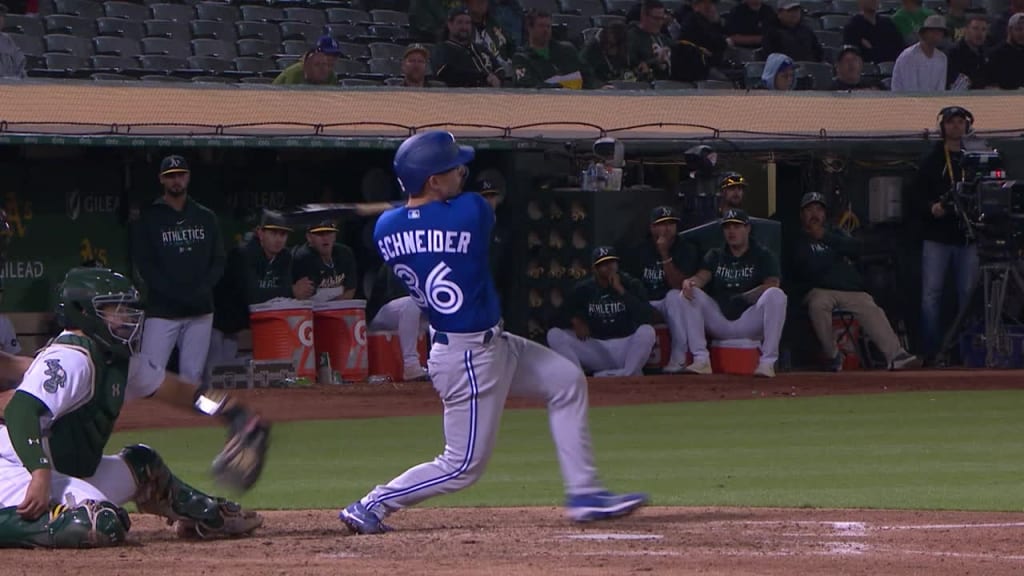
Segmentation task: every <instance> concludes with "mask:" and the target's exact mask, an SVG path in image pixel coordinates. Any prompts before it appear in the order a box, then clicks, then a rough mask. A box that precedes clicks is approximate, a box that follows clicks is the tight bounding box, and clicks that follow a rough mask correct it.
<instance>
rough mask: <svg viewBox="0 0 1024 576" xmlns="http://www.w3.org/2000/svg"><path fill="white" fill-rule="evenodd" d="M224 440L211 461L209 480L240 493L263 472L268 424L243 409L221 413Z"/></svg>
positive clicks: (237, 408) (238, 407)
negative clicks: (224, 423) (225, 432)
mask: <svg viewBox="0 0 1024 576" xmlns="http://www.w3.org/2000/svg"><path fill="white" fill-rule="evenodd" d="M224 417H225V418H226V419H227V420H228V440H227V442H226V443H225V444H224V448H223V449H222V450H221V451H220V453H219V454H217V457H216V458H214V459H213V466H212V468H211V473H212V475H213V480H214V482H216V483H217V484H218V485H219V486H221V487H222V488H225V489H228V490H233V491H236V492H244V491H246V490H248V489H249V488H252V485H253V484H255V483H256V481H257V480H259V478H260V473H261V472H263V462H264V461H265V460H266V456H267V448H268V447H269V445H270V423H268V422H265V421H264V420H263V419H262V418H260V417H259V416H258V415H256V414H253V413H252V412H250V411H249V410H247V409H246V408H245V407H242V406H236V407H234V408H229V409H228V410H226V411H225V413H224Z"/></svg>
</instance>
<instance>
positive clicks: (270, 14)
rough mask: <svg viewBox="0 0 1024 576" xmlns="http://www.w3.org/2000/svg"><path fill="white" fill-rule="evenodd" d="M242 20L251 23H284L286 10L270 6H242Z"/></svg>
mask: <svg viewBox="0 0 1024 576" xmlns="http://www.w3.org/2000/svg"><path fill="white" fill-rule="evenodd" d="M240 9H241V11H242V20H247V21H249V22H273V23H275V24H276V23H278V22H283V21H284V10H281V9H280V8H271V7H269V6H241V7H240Z"/></svg>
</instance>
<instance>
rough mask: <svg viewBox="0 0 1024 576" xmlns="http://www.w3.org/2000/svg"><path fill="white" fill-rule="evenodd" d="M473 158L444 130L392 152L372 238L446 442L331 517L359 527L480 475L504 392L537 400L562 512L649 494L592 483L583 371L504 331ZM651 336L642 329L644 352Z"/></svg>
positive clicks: (575, 514) (488, 217)
mask: <svg viewBox="0 0 1024 576" xmlns="http://www.w3.org/2000/svg"><path fill="white" fill-rule="evenodd" d="M474 156H475V151H474V150H473V149H472V148H470V147H469V146H460V145H459V144H458V143H457V141H456V140H455V137H454V136H453V135H452V134H451V133H450V132H442V131H428V132H421V133H419V134H417V135H415V136H412V137H410V138H408V139H406V140H405V142H403V143H402V145H401V146H399V148H398V152H396V153H395V160H394V168H395V174H396V176H397V177H398V183H399V185H400V186H401V188H402V191H403V192H404V193H405V195H406V196H407V197H408V200H407V201H406V204H405V205H404V206H400V207H397V208H394V209H392V210H388V211H387V212H385V213H384V214H383V215H381V217H380V218H379V219H378V220H377V223H376V226H375V229H374V234H373V239H374V242H375V243H376V246H377V249H378V252H380V256H381V258H382V259H383V260H384V263H385V264H386V265H388V266H390V267H391V268H392V269H393V270H394V273H395V276H397V277H398V278H399V279H401V280H402V282H404V283H405V285H406V288H407V289H408V290H409V294H410V297H411V298H412V299H413V300H414V301H415V302H416V304H417V305H418V306H419V307H420V309H422V310H423V311H424V313H425V314H427V316H428V318H429V322H430V337H431V348H430V357H429V359H428V361H427V364H428V366H429V370H430V379H431V381H432V382H433V386H434V389H435V390H437V393H438V395H439V396H440V397H441V400H442V402H443V403H444V437H445V447H444V451H443V452H442V453H441V455H439V456H438V457H437V458H434V459H432V460H430V461H428V462H424V463H422V464H419V465H417V466H413V467H412V468H409V469H408V470H407V471H405V472H404V473H402V474H401V475H399V476H398V477H396V478H394V479H392V480H390V481H389V482H387V483H386V484H381V485H378V486H376V487H375V488H373V489H372V490H370V491H369V493H367V494H366V495H365V496H364V497H363V498H361V499H359V500H357V501H356V502H353V503H351V504H349V505H348V506H346V507H345V508H344V509H343V510H342V511H341V512H340V513H339V518H340V519H341V521H342V522H344V523H345V525H346V526H348V527H349V529H350V530H352V531H353V532H357V533H359V534H379V533H382V532H387V531H388V530H390V528H389V527H388V526H387V525H386V524H385V523H384V520H385V518H386V517H387V516H389V515H390V514H393V513H394V512H397V511H398V510H401V509H403V508H406V507H409V506H414V505H416V504H418V503H420V502H423V501H425V500H427V499H429V498H432V497H435V496H439V495H441V494H448V493H452V492H456V491H459V490H462V489H464V488H467V487H469V486H470V485H472V484H473V483H474V482H476V481H477V480H479V479H480V477H481V476H482V475H483V473H484V469H485V468H486V467H487V463H488V461H489V460H490V458H491V453H492V451H493V449H494V443H495V440H496V439H497V435H498V428H499V425H500V422H501V415H502V412H503V410H504V407H505V400H506V398H507V397H508V396H510V395H513V396H526V397H529V398H533V399H535V400H540V401H542V402H544V404H545V405H546V406H547V409H548V415H549V419H550V422H551V426H550V428H551V435H552V438H553V439H554V444H555V452H556V454H557V456H558V461H559V464H560V465H561V470H562V478H563V480H564V488H565V493H566V495H567V496H566V503H565V504H566V508H567V511H568V515H569V517H570V518H572V519H573V520H576V521H579V522H586V521H592V520H603V519H607V518H614V517H618V516H624V515H626V514H629V513H631V512H633V511H634V510H636V509H637V508H639V507H641V506H643V505H644V504H645V503H646V502H647V500H648V498H647V496H646V495H645V494H637V493H634V494H613V493H611V492H609V491H608V490H606V489H605V488H604V486H603V485H602V483H601V481H600V480H599V479H598V475H597V469H596V466H595V465H594V456H593V452H592V450H591V442H590V430H589V426H588V424H587V411H588V406H587V380H586V377H584V375H583V372H581V371H580V369H579V368H578V367H577V366H575V365H573V364H572V363H571V362H569V361H568V360H566V359H565V358H564V357H563V356H560V355H559V354H557V353H556V352H554V351H552V350H550V349H548V348H545V347H544V346H541V345H540V344H537V343H536V342H531V341H529V340H526V339H525V338H521V337H519V336H516V335H514V334H510V333H508V332H506V331H505V330H504V324H503V322H502V319H501V311H500V307H501V304H500V302H499V301H498V293H497V291H496V290H495V289H494V280H493V279H492V277H491V271H490V267H489V265H488V262H487V258H488V252H489V249H490V243H491V233H492V229H493V227H494V210H492V208H491V207H490V206H489V205H488V204H487V201H486V200H484V198H483V197H482V196H481V195H480V194H475V193H472V192H463V185H464V183H465V181H466V176H467V174H468V168H467V167H466V164H468V163H469V162H471V161H472V160H473V158H474ZM643 304H644V305H646V304H647V303H646V301H644V302H643ZM653 341H654V331H653V329H652V330H651V342H650V343H649V344H648V346H647V352H646V353H645V354H649V353H650V349H651V344H653ZM644 358H645V359H646V356H645V357H644Z"/></svg>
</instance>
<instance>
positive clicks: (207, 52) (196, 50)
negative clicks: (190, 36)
mask: <svg viewBox="0 0 1024 576" xmlns="http://www.w3.org/2000/svg"><path fill="white" fill-rule="evenodd" d="M192 54H193V55H195V56H213V57H214V58H227V59H231V58H235V57H236V56H238V50H237V49H236V48H235V45H234V44H232V43H230V42H224V41H223V40H212V39H210V38H199V39H198V40H193V41H192Z"/></svg>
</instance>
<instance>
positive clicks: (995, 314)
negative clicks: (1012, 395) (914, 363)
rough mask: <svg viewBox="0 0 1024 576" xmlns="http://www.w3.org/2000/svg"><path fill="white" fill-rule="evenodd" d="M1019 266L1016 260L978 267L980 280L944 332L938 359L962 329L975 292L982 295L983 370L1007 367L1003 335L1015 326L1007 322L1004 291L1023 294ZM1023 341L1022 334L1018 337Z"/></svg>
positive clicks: (1009, 342) (1008, 343)
mask: <svg viewBox="0 0 1024 576" xmlns="http://www.w3.org/2000/svg"><path fill="white" fill-rule="evenodd" d="M1019 268H1020V263H1019V262H1016V261H1004V262H993V263H987V264H982V265H981V278H980V279H979V281H978V282H976V283H975V284H974V286H973V287H972V288H971V296H970V298H968V300H967V304H965V305H964V306H963V307H962V308H961V310H960V312H959V313H958V314H957V316H956V319H955V320H954V321H953V325H952V326H950V328H949V330H947V331H946V335H945V337H944V338H943V340H942V347H941V348H940V350H941V352H940V356H947V355H948V353H949V350H950V348H952V346H953V344H954V342H956V338H957V336H959V334H960V332H961V331H962V330H963V328H964V327H965V324H966V322H967V319H968V318H969V317H970V316H971V315H972V312H973V311H974V309H975V308H976V306H975V302H976V301H977V299H978V298H977V293H978V290H979V289H981V290H983V292H982V306H983V311H984V318H985V333H984V336H983V339H984V343H985V367H986V368H1007V367H1009V366H1005V363H1006V362H1007V361H1008V360H1009V358H1010V354H1011V351H1012V349H1013V343H1012V338H1011V337H1010V335H1009V333H1008V332H1007V325H1009V324H1018V323H1017V322H1013V321H1011V322H1009V323H1007V321H1006V319H1007V317H1008V316H1010V311H1009V310H1007V304H1008V303H1007V300H1006V295H1007V291H1008V290H1009V289H1010V288H1011V286H1012V287H1013V288H1014V292H1012V293H1013V294H1024V277H1022V276H1021V272H1020V269H1019ZM1020 337H1022V338H1024V335H1022V336H1020Z"/></svg>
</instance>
